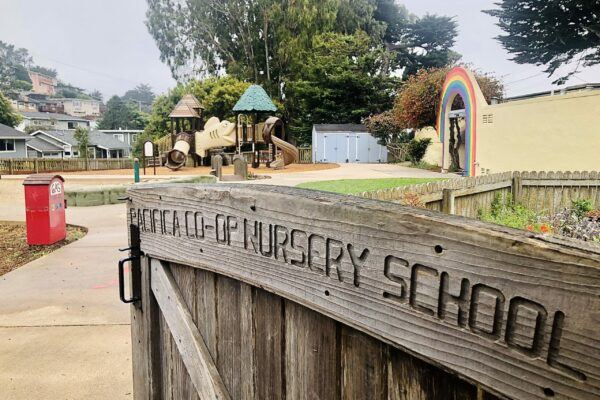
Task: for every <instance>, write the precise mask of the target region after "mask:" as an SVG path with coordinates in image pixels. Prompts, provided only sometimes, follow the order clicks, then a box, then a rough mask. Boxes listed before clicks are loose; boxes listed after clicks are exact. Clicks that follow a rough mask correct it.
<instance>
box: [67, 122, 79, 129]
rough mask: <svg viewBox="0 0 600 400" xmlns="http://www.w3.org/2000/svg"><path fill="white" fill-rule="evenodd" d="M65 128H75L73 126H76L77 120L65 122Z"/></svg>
mask: <svg viewBox="0 0 600 400" xmlns="http://www.w3.org/2000/svg"><path fill="white" fill-rule="evenodd" d="M67 128H68V129H75V128H77V122H67Z"/></svg>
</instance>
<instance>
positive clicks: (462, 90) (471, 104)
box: [437, 67, 477, 176]
mask: <svg viewBox="0 0 600 400" xmlns="http://www.w3.org/2000/svg"><path fill="white" fill-rule="evenodd" d="M474 85H477V83H476V82H475V83H474V81H473V78H472V76H471V74H470V73H469V72H468V71H467V70H465V69H464V68H461V67H455V68H452V69H451V70H450V72H449V73H448V75H446V81H445V82H444V86H443V88H442V97H441V101H440V108H439V111H438V120H437V131H438V134H439V135H440V141H441V142H442V162H443V157H445V154H446V144H445V143H444V133H445V132H446V123H447V121H448V118H447V113H448V112H449V111H450V109H451V107H452V102H453V101H454V98H455V97H456V96H457V95H460V97H462V99H463V101H464V103H465V123H466V127H465V132H464V133H465V151H466V160H465V173H466V176H475V149H476V147H475V146H476V141H477V96H476V94H475V86H474Z"/></svg>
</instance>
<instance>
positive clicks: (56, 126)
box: [17, 118, 90, 131]
mask: <svg viewBox="0 0 600 400" xmlns="http://www.w3.org/2000/svg"><path fill="white" fill-rule="evenodd" d="M31 125H35V126H46V127H51V128H52V130H56V131H64V130H74V129H75V128H76V127H77V126H81V127H82V128H86V129H89V127H90V123H89V121H59V120H46V119H39V120H38V119H27V118H24V119H23V121H22V122H21V123H20V124H19V126H18V127H17V129H19V130H24V129H25V128H26V127H28V126H31Z"/></svg>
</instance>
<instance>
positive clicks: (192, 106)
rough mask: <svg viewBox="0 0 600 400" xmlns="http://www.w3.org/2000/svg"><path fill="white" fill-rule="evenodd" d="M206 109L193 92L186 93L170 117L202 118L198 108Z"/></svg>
mask: <svg viewBox="0 0 600 400" xmlns="http://www.w3.org/2000/svg"><path fill="white" fill-rule="evenodd" d="M199 109H204V106H203V105H202V104H201V103H200V102H199V101H198V99H197V98H196V97H194V96H193V95H191V94H186V95H185V96H183V97H182V98H181V100H179V103H177V105H176V106H175V108H174V109H173V111H171V114H169V117H171V118H189V117H192V118H200V114H199V113H198V111H197V110H199Z"/></svg>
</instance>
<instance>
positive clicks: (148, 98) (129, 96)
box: [123, 83, 156, 105]
mask: <svg viewBox="0 0 600 400" xmlns="http://www.w3.org/2000/svg"><path fill="white" fill-rule="evenodd" d="M155 97H156V95H155V94H154V92H153V91H152V87H151V86H150V85H148V84H146V83H140V84H139V85H137V86H136V87H135V88H133V89H130V90H128V91H127V92H125V94H124V95H123V100H131V101H134V102H138V103H141V104H147V105H150V104H152V102H153V101H154V98H155Z"/></svg>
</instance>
